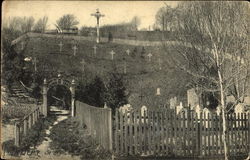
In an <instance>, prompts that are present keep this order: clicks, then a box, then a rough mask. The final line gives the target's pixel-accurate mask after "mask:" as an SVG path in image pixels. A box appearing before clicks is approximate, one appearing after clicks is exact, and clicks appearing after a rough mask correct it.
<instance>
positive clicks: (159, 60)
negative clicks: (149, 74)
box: [158, 58, 161, 70]
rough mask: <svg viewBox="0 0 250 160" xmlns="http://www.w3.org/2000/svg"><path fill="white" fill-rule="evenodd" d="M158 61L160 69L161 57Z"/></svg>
mask: <svg viewBox="0 0 250 160" xmlns="http://www.w3.org/2000/svg"><path fill="white" fill-rule="evenodd" d="M158 63H159V69H160V70H161V59H160V58H159V59H158Z"/></svg>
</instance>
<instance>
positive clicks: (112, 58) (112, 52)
mask: <svg viewBox="0 0 250 160" xmlns="http://www.w3.org/2000/svg"><path fill="white" fill-rule="evenodd" d="M110 54H111V60H114V54H115V52H114V51H113V50H112V51H111V52H110Z"/></svg>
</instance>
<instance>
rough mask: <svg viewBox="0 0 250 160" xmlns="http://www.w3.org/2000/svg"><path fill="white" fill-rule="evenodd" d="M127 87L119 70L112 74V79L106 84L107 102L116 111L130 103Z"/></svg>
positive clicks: (105, 95)
mask: <svg viewBox="0 0 250 160" xmlns="http://www.w3.org/2000/svg"><path fill="white" fill-rule="evenodd" d="M125 91H126V87H125V85H124V81H123V76H122V74H119V73H117V72H113V73H111V74H110V80H109V82H108V84H107V85H106V92H105V94H104V97H105V102H106V103H107V105H108V107H110V108H111V109H112V111H113V113H114V112H115V109H116V108H118V107H120V106H123V105H124V104H127V103H128V100H127V95H126V93H125Z"/></svg>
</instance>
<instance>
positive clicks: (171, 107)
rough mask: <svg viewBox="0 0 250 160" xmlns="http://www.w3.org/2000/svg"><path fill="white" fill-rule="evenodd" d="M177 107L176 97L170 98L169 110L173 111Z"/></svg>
mask: <svg viewBox="0 0 250 160" xmlns="http://www.w3.org/2000/svg"><path fill="white" fill-rule="evenodd" d="M176 105H177V97H174V98H170V109H175V107H176Z"/></svg>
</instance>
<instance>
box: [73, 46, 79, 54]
mask: <svg viewBox="0 0 250 160" xmlns="http://www.w3.org/2000/svg"><path fill="white" fill-rule="evenodd" d="M72 49H73V50H74V56H76V50H77V49H78V48H77V47H76V45H74V47H73V48H72Z"/></svg>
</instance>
